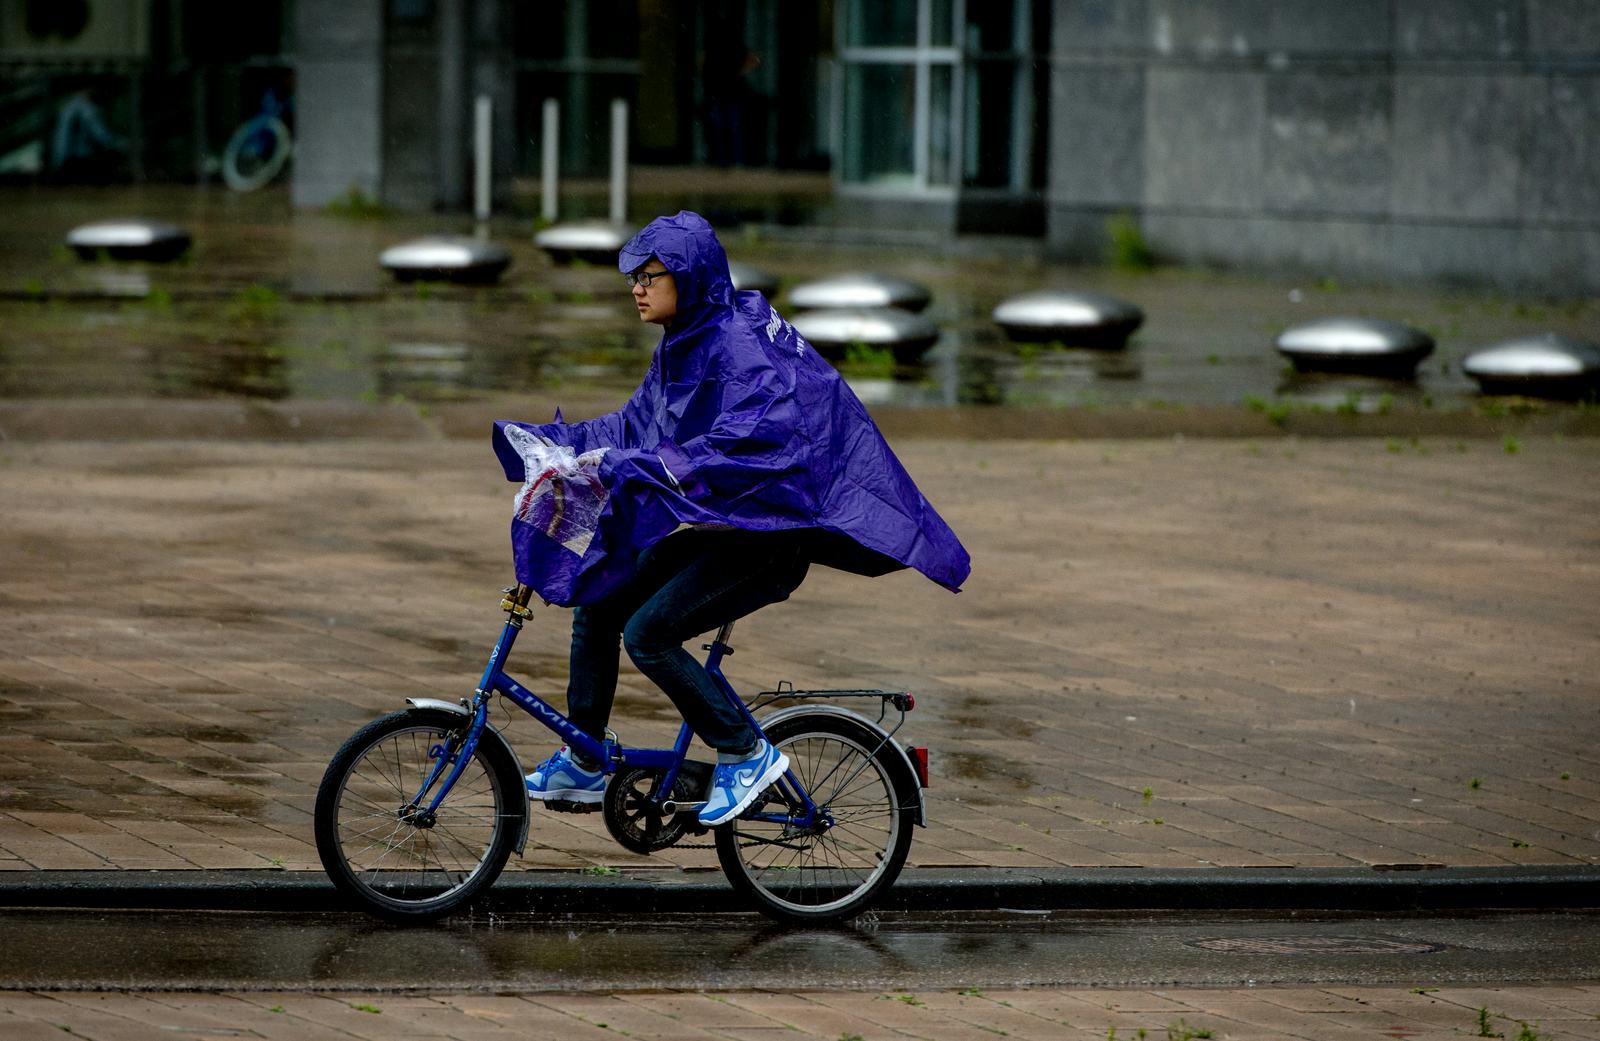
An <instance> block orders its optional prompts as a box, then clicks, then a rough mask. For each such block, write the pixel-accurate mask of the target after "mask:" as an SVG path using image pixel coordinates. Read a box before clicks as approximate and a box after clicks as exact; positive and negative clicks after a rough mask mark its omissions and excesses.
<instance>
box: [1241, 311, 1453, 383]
mask: <svg viewBox="0 0 1600 1041" xmlns="http://www.w3.org/2000/svg"><path fill="white" fill-rule="evenodd" d="M1273 345H1274V346H1275V347H1277V349H1278V353H1279V354H1282V355H1283V356H1284V357H1286V358H1288V359H1289V361H1290V362H1291V363H1292V364H1293V365H1294V367H1295V368H1296V369H1299V370H1300V371H1301V372H1339V373H1347V374H1352V375H1360V376H1387V377H1390V378H1392V379H1410V378H1411V377H1412V376H1414V375H1415V374H1416V369H1417V363H1418V362H1420V361H1421V360H1422V359H1423V358H1426V357H1427V356H1428V355H1429V354H1432V353H1433V337H1431V336H1429V335H1428V334H1427V333H1425V332H1423V331H1421V330H1420V329H1413V328H1411V327H1410V326H1409V325H1402V324H1401V323H1399V322H1390V321H1386V320H1384V319H1382V318H1324V319H1321V320H1320V321H1315V322H1307V323H1305V324H1304V325H1297V326H1294V327H1293V328H1291V329H1288V330H1286V331H1284V332H1283V333H1282V334H1280V335H1279V336H1278V338H1277V339H1276V340H1275V341H1273Z"/></svg>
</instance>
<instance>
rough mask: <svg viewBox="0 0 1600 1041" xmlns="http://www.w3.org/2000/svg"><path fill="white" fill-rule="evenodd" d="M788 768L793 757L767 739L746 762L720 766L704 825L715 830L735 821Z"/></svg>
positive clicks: (713, 778)
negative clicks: (719, 826)
mask: <svg viewBox="0 0 1600 1041" xmlns="http://www.w3.org/2000/svg"><path fill="white" fill-rule="evenodd" d="M787 769H789V757H788V756H786V755H784V754H783V753H782V752H780V751H778V750H777V749H776V748H773V747H772V745H770V744H769V743H767V741H765V740H763V741H762V742H761V743H760V744H759V745H757V746H756V750H755V754H753V755H752V756H751V757H750V758H749V759H746V760H745V761H744V762H742V763H718V764H717V768H716V770H715V771H714V772H713V773H712V775H711V794H710V795H709V796H708V797H707V798H706V805H705V808H704V809H702V810H701V811H700V823H701V824H704V825H705V826H706V827H708V828H715V827H716V826H717V825H719V824H726V823H728V822H729V821H731V820H733V819H734V818H735V817H737V816H739V814H741V813H743V812H744V811H745V809H746V808H748V807H749V805H750V804H751V803H753V802H755V801H756V798H757V797H758V796H760V794H761V793H762V792H764V791H766V790H767V786H768V785H770V784H771V783H772V782H774V781H776V780H777V779H778V778H780V777H782V776H783V772H784V771H785V770H787Z"/></svg>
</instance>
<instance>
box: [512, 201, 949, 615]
mask: <svg viewBox="0 0 1600 1041" xmlns="http://www.w3.org/2000/svg"><path fill="white" fill-rule="evenodd" d="M651 257H656V258H658V259H659V260H660V261H661V263H662V264H664V265H665V266H666V268H667V270H668V271H670V272H671V273H672V276H673V280H674V282H675V283H676V286H677V290H678V311H677V314H676V316H675V317H674V319H673V321H672V324H671V325H669V326H667V328H666V331H665V334H664V335H663V336H662V338H661V343H660V345H659V346H658V347H657V348H656V351H655V354H654V355H653V356H652V357H651V359H650V369H649V371H648V372H647V373H646V374H645V378H644V382H643V383H641V384H640V385H639V389H638V390H636V391H634V393H633V396H632V397H630V398H629V399H628V401H627V403H626V404H624V405H623V406H622V408H620V409H619V410H617V411H616V412H612V413H609V414H607V415H604V416H599V417H597V418H595V419H590V420H585V421H583V422H578V423H564V422H561V415H560V412H559V411H558V412H557V413H556V422H553V423H545V424H538V425H535V424H527V423H514V422H509V421H506V420H498V421H496V422H495V428H494V435H493V443H494V449H495V453H496V455H498V456H499V458H500V462H501V464H502V465H503V466H504V467H505V472H506V478H507V479H508V480H512V481H523V482H524V484H523V488H522V490H521V491H520V492H519V493H518V494H517V497H516V511H515V514H514V516H513V519H512V522H511V544H512V552H513V556H514V558H515V563H516V574H517V580H518V581H519V582H523V583H526V584H527V585H529V586H531V587H533V589H534V590H535V591H537V592H538V594H539V595H540V596H541V597H543V598H544V599H545V600H548V601H550V602H551V603H556V604H562V605H579V604H590V603H594V602H596V601H598V600H601V599H603V598H604V597H605V596H606V595H607V594H608V593H610V592H612V591H613V590H615V589H616V588H617V587H618V586H619V585H621V584H622V583H623V582H625V581H627V579H628V578H630V577H631V576H632V575H633V573H634V570H635V563H636V560H637V558H638V555H639V553H640V552H642V551H643V550H644V549H646V548H647V547H649V546H651V545H653V544H655V543H656V542H659V541H660V540H661V539H663V538H665V537H666V536H668V535H669V534H671V533H672V532H673V531H675V530H677V529H678V528H679V527H680V526H682V525H685V524H688V525H700V524H712V525H724V526H731V527H734V528H742V529H745V530H749V531H778V530H786V529H814V530H815V532H816V536H817V537H816V539H815V542H814V546H815V551H814V552H813V554H812V559H813V560H814V561H817V562H820V563H824V564H828V565H831V566H834V567H840V568H842V569H844V570H847V571H854V572H857V573H859V574H884V573H886V572H888V571H892V570H896V569H898V568H899V567H902V566H909V567H913V568H915V569H917V570H918V571H920V572H922V573H923V574H924V575H926V576H928V577H929V578H931V579H933V580H934V581H935V582H937V583H939V584H940V585H942V586H944V587H945V588H947V589H950V590H952V591H959V589H960V587H961V583H962V582H963V581H964V580H965V579H966V577H967V575H968V573H969V572H970V571H971V569H972V568H971V563H970V561H969V559H968V557H967V551H966V550H965V549H964V548H962V545H961V543H960V541H959V540H958V539H957V538H956V536H955V533H954V532H952V531H951V530H950V528H949V526H948V525H946V524H945V522H944V520H943V519H942V518H940V516H939V515H938V514H937V513H935V512H934V510H933V507H932V506H930V505H929V504H928V501H927V500H926V499H924V498H923V497H922V493H921V492H919V491H918V490H917V487H916V485H915V484H913V483H912V481H911V478H910V476H909V475H907V473H906V471H905V468H904V467H902V466H901V465H900V461H899V460H898V459H896V458H895V455H894V453H893V452H892V451H890V449H889V446H888V444H887V443H885V442H884V439H883V435H882V434H880V433H879V432H878V428H877V426H876V425H875V424H874V423H873V422H872V419H871V417H870V416H868V415H867V411H866V409H865V408H864V407H863V406H862V404H861V402H860V401H859V400H858V399H857V398H856V396H855V394H854V393H853V392H851V390H850V388H849V387H848V386H847V385H846V384H845V382H844V380H843V379H841V378H840V377H839V374H838V373H837V372H836V371H835V370H834V369H833V367H832V366H831V365H829V364H828V363H827V362H826V361H824V360H823V359H822V358H821V357H819V356H818V355H817V353H816V351H815V350H814V349H812V347H811V345H810V344H809V343H807V342H806V341H805V340H804V339H803V338H801V336H800V335H799V334H798V333H797V332H795V330H794V327H793V326H791V325H790V324H789V323H788V322H786V321H784V320H783V318H782V317H780V316H779V315H778V313H777V311H775V310H774V309H773V308H772V306H771V305H770V304H768V303H767V301H766V299H765V298H764V297H762V295H761V294H760V293H750V292H746V293H737V294H736V293H735V292H734V290H733V283H732V279H731V278H730V276H729V274H728V258H727V255H726V254H725V253H724V252H723V250H722V244H721V243H719V242H718V241H717V237H716V234H715V233H714V232H713V231H712V229H711V226H710V225H709V224H707V223H706V222H705V220H704V219H703V218H701V217H700V216H699V215H698V214H694V213H689V212H687V211H685V212H681V213H679V214H678V215H677V216H675V217H660V218H657V219H656V220H654V221H652V222H650V224H649V225H648V226H647V227H646V228H645V229H644V230H643V231H641V232H639V234H638V235H636V236H634V237H633V239H632V240H631V241H630V242H628V244H627V245H626V246H624V247H623V248H622V252H621V255H620V258H619V261H618V267H619V268H620V269H621V270H622V271H623V272H624V273H626V272H629V271H633V270H636V269H637V268H639V267H640V266H642V265H643V264H645V263H646V262H647V261H648V260H649V259H650V258H651Z"/></svg>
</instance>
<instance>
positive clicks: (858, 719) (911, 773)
mask: <svg viewBox="0 0 1600 1041" xmlns="http://www.w3.org/2000/svg"><path fill="white" fill-rule="evenodd" d="M812 712H814V713H817V714H818V715H824V716H842V717H844V718H845V719H848V720H850V721H852V722H854V723H859V724H861V725H862V726H864V727H866V728H867V729H868V730H870V731H872V732H873V733H874V734H877V735H878V736H879V737H881V738H883V740H884V742H885V743H886V744H887V745H888V746H889V747H890V748H892V749H894V754H895V755H896V756H897V757H899V762H900V765H901V767H902V769H903V773H902V776H903V777H904V778H905V779H906V780H907V781H908V787H910V788H911V789H912V790H913V791H915V792H916V793H917V823H918V824H920V825H921V826H922V827H924V828H926V827H927V826H928V801H927V799H926V798H925V797H924V796H923V794H922V785H921V784H919V783H917V771H916V770H915V769H913V768H912V766H911V757H910V756H908V755H906V750H905V749H904V748H902V747H900V742H898V741H896V740H895V739H894V738H893V737H890V736H889V732H888V731H887V730H885V729H883V727H881V726H879V725H878V724H876V723H874V722H873V721H872V720H870V719H868V718H867V717H865V716H863V715H862V714H861V713H859V712H852V711H850V710H849V709H847V708H840V707H839V706H837V705H792V706H790V707H789V708H785V709H779V710H778V711H777V712H774V713H773V714H772V715H770V716H763V717H762V718H761V719H759V720H757V722H758V723H760V724H761V726H762V727H763V728H765V727H766V726H768V725H769V724H772V723H776V722H778V721H779V720H784V719H790V718H792V717H794V716H802V715H805V714H807V713H812Z"/></svg>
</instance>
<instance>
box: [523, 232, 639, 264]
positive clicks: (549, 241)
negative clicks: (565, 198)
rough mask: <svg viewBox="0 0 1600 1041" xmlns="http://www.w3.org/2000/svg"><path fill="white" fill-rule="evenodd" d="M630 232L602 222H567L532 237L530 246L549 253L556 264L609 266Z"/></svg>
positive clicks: (614, 261) (615, 259)
mask: <svg viewBox="0 0 1600 1041" xmlns="http://www.w3.org/2000/svg"><path fill="white" fill-rule="evenodd" d="M630 235H631V233H630V232H628V231H626V230H624V229H623V228H620V227H618V226H617V225H615V224H608V223H606V222H605V221H570V222H567V223H564V224H552V225H551V226H550V227H548V228H545V229H544V230H543V231H541V232H539V233H538V234H536V235H534V237H533V244H534V245H535V246H538V247H539V248H540V249H542V250H544V251H545V252H546V253H548V254H550V259H551V260H553V261H555V262H556V263H557V264H570V263H572V262H573V261H574V260H581V261H584V262H585V263H588V264H605V265H608V266H609V265H612V264H615V263H616V262H617V254H618V253H620V252H621V251H622V247H623V246H625V245H626V244H627V242H628V239H629V238H630Z"/></svg>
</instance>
